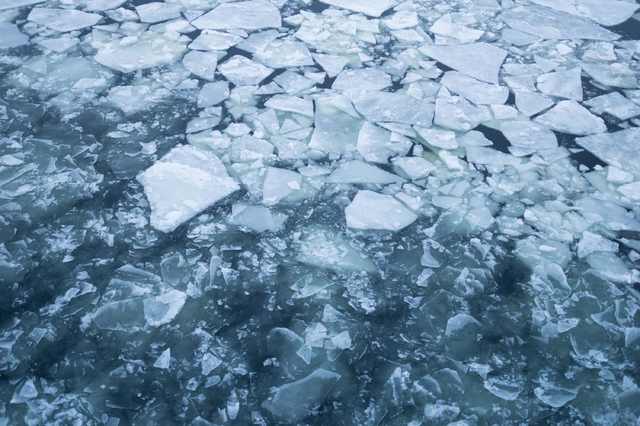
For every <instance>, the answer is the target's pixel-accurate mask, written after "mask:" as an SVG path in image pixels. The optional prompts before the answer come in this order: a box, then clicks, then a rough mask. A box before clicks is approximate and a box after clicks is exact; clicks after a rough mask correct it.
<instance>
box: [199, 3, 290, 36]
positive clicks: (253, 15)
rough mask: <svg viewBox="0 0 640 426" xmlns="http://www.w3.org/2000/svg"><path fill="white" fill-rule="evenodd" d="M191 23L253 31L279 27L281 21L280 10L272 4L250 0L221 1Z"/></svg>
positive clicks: (220, 28)
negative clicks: (237, 0)
mask: <svg viewBox="0 0 640 426" xmlns="http://www.w3.org/2000/svg"><path fill="white" fill-rule="evenodd" d="M192 24H193V25H194V26H195V27H197V28H200V29H214V30H227V29H243V30H249V31H254V30H260V29H263V28H280V26H281V25H282V21H281V18H280V11H279V10H278V8H276V7H275V6H274V5H273V4H271V3H270V2H268V1H265V0H251V1H239V2H235V3H222V4H220V5H219V6H218V7H216V8H215V9H213V10H212V11H211V12H209V13H206V14H204V15H202V16H200V17H199V18H197V19H196V20H194V21H193V22H192Z"/></svg>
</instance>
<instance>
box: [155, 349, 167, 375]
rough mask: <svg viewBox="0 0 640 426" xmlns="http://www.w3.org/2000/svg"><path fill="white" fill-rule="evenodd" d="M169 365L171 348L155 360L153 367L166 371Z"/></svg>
mask: <svg viewBox="0 0 640 426" xmlns="http://www.w3.org/2000/svg"><path fill="white" fill-rule="evenodd" d="M170 363H171V348H167V349H165V350H164V351H163V352H162V353H161V354H160V356H159V357H158V358H157V359H156V362H154V363H153V366H154V367H155V368H159V369H161V370H166V369H167V368H169V365H170Z"/></svg>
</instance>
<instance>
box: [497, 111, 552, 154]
mask: <svg viewBox="0 0 640 426" xmlns="http://www.w3.org/2000/svg"><path fill="white" fill-rule="evenodd" d="M500 130H501V131H502V133H503V134H504V136H505V137H506V138H507V140H508V141H509V142H510V143H511V145H513V147H514V148H515V150H512V153H513V154H515V155H517V156H522V155H528V154H532V153H534V152H536V151H541V150H545V149H554V148H557V147H558V139H557V138H556V135H555V133H553V132H552V131H551V130H549V129H548V128H547V127H545V126H543V125H541V124H538V123H536V122H533V121H519V120H518V121H506V122H504V123H502V124H501V125H500Z"/></svg>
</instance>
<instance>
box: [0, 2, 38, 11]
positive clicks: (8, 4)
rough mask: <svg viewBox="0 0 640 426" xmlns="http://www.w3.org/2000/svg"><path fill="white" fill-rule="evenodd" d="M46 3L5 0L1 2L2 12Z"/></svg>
mask: <svg viewBox="0 0 640 426" xmlns="http://www.w3.org/2000/svg"><path fill="white" fill-rule="evenodd" d="M44 1H45V0H3V1H2V2H0V10H5V9H13V8H16V7H24V6H31V5H32V4H38V3H43V2H44Z"/></svg>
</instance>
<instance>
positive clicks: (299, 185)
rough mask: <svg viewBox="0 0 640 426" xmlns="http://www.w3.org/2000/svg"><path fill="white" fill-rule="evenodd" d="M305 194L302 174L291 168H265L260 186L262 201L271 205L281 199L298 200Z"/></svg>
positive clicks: (281, 200)
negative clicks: (262, 182)
mask: <svg viewBox="0 0 640 426" xmlns="http://www.w3.org/2000/svg"><path fill="white" fill-rule="evenodd" d="M305 195H306V193H305V190H304V186H303V180H302V175H301V174H300V173H297V172H294V171H292V170H287V169H280V168H276V167H269V168H267V172H266V173H265V177H264V184H263V187H262V202H263V203H264V204H265V205H267V206H273V205H276V204H278V203H280V202H283V201H298V200H300V199H302V198H304V196H305Z"/></svg>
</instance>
